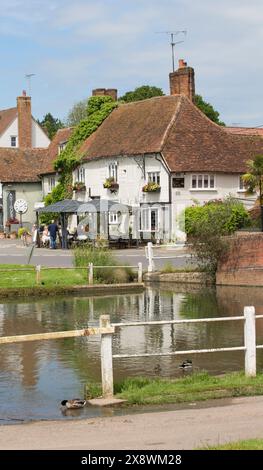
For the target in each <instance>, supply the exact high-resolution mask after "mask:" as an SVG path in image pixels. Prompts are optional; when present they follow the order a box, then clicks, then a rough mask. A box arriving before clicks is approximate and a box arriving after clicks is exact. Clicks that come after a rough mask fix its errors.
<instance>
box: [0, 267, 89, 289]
mask: <svg viewBox="0 0 263 470" xmlns="http://www.w3.org/2000/svg"><path fill="white" fill-rule="evenodd" d="M2 270H3V271H2ZM83 284H87V269H84V268H83V269H78V270H76V269H74V268H73V269H45V268H42V269H41V275H40V285H42V286H46V287H56V286H71V285H83ZM36 285H37V284H36V272H35V268H34V266H28V265H10V264H1V265H0V288H5V289H6V288H19V287H35V286H36Z"/></svg>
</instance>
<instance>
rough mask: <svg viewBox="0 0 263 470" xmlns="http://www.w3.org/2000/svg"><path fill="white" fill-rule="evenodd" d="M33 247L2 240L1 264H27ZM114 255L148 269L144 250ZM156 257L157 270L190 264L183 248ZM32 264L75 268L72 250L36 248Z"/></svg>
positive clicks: (157, 253)
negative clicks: (167, 266) (170, 265)
mask: <svg viewBox="0 0 263 470" xmlns="http://www.w3.org/2000/svg"><path fill="white" fill-rule="evenodd" d="M30 252H31V247H25V246H23V244H22V241H21V240H9V239H5V240H0V264H27V263H28V259H29V255H30ZM112 254H113V255H114V256H116V258H117V259H118V260H119V261H120V262H121V263H124V264H130V265H134V266H135V265H136V266H137V265H138V263H139V262H142V263H143V268H144V269H146V268H147V265H148V262H147V260H146V257H145V249H144V248H131V249H130V248H128V249H121V250H112ZM154 256H157V257H158V256H161V257H163V259H161V260H156V261H155V265H156V269H158V268H160V267H162V266H164V265H165V264H166V263H168V262H169V263H171V264H172V265H173V266H176V267H182V266H185V265H186V264H187V263H188V262H190V255H189V254H187V253H185V250H184V249H181V248H179V249H178V248H176V249H173V248H167V249H166V248H154ZM30 264H32V265H37V264H40V265H41V266H57V267H70V266H73V254H72V251H70V250H60V249H58V250H50V249H48V248H34V251H33V255H32V258H31V261H30Z"/></svg>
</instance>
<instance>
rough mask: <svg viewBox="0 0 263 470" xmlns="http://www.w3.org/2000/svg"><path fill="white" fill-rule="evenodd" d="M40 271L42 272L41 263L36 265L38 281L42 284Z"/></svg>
mask: <svg viewBox="0 0 263 470" xmlns="http://www.w3.org/2000/svg"><path fill="white" fill-rule="evenodd" d="M40 272H41V265H40V264H37V265H36V283H37V285H39V284H40V280H41V279H40Z"/></svg>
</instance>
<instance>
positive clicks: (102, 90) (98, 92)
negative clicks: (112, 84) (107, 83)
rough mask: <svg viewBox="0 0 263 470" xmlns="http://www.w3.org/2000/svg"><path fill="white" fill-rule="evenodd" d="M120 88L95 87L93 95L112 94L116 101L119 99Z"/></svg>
mask: <svg viewBox="0 0 263 470" xmlns="http://www.w3.org/2000/svg"><path fill="white" fill-rule="evenodd" d="M117 95H118V90H117V89H116V88H108V89H106V88H95V90H92V96H111V98H112V99H113V100H114V101H117Z"/></svg>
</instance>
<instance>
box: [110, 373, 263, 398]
mask: <svg viewBox="0 0 263 470" xmlns="http://www.w3.org/2000/svg"><path fill="white" fill-rule="evenodd" d="M115 393H116V395H117V397H119V398H123V399H125V400H127V402H128V404H137V405H157V404H158V405H159V404H164V403H183V402H189V401H198V400H207V399H214V398H225V397H238V396H253V395H262V394H263V374H257V376H256V377H246V376H245V375H244V373H231V374H226V375H224V376H220V377H219V376H217V377H215V376H210V375H208V374H207V373H206V372H201V373H198V374H193V375H189V376H187V377H185V378H179V379H175V380H167V379H161V378H160V379H158V378H157V379H151V378H142V377H138V378H130V379H126V380H124V382H122V383H120V384H116V386H115Z"/></svg>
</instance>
